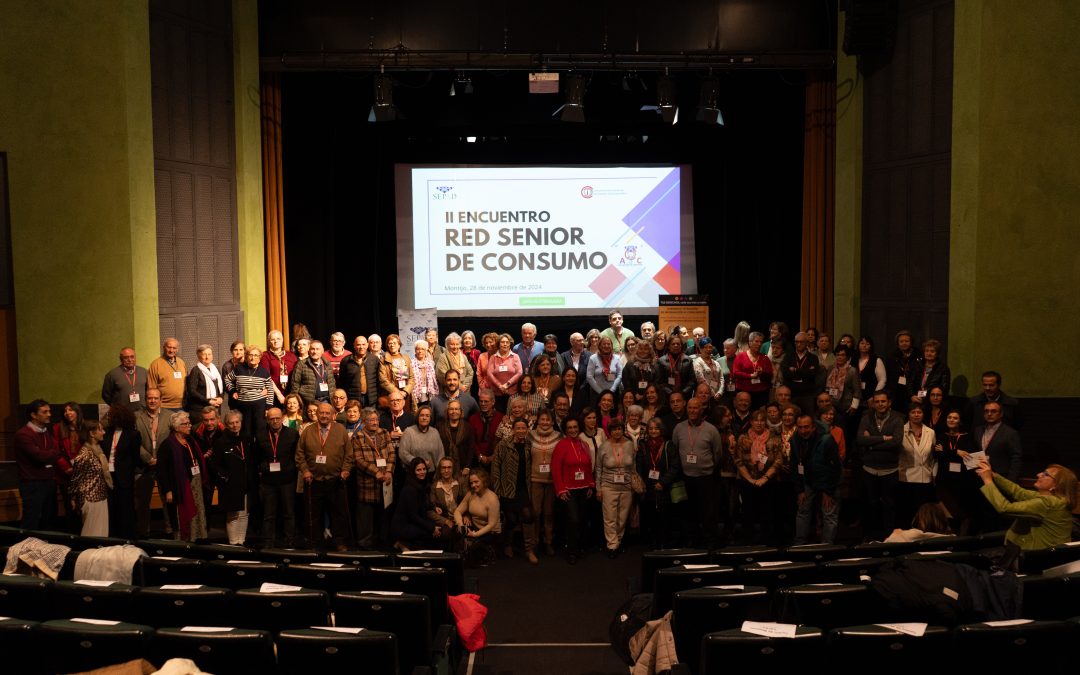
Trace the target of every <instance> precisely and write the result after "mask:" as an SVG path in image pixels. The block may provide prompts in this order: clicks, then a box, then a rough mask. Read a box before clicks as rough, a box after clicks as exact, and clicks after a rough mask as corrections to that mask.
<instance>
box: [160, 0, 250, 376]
mask: <svg viewBox="0 0 1080 675" xmlns="http://www.w3.org/2000/svg"><path fill="white" fill-rule="evenodd" d="M228 7H229V3H217V2H207V1H206V0H152V1H151V3H150V22H151V32H150V35H151V50H150V51H151V77H152V96H153V106H154V111H153V116H154V163H155V182H156V187H157V199H158V204H157V232H158V271H159V273H158V292H159V305H160V322H159V323H160V328H161V331H162V337H163V338H164V337H167V336H174V337H176V338H177V339H178V340H180V342H181V355H182V356H183V357H184V358H185V360H187V361H188V362H189V363H193V362H194V359H195V352H194V350H195V346H196V345H198V344H200V343H208V344H210V345H212V346H213V347H214V351H215V353H216V356H217V360H219V361H220V360H221V359H223V358H226V354H227V352H228V347H229V344H230V343H231V342H232V341H233V340H236V339H243V324H242V322H241V321H240V317H241V316H242V315H241V310H240V287H239V283H238V274H237V268H238V264H239V262H238V252H237V241H238V235H237V222H236V180H235V166H234V165H235V132H234V124H233V91H232V72H233V68H232V20H231V13H230V12H229V10H228Z"/></svg>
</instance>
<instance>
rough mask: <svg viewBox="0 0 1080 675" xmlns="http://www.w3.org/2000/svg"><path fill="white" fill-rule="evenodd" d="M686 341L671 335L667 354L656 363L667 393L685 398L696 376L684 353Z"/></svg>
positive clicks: (694, 385) (690, 391) (690, 396)
mask: <svg viewBox="0 0 1080 675" xmlns="http://www.w3.org/2000/svg"><path fill="white" fill-rule="evenodd" d="M685 347H686V342H685V341H684V340H683V338H682V337H680V336H678V335H675V336H672V338H671V339H670V340H668V343H667V354H665V355H664V356H662V357H660V359H659V361H658V363H659V368H660V374H659V376H658V378H659V382H660V384H661V385H662V386H665V387H667V390H668V393H669V394H673V393H675V392H681V393H682V395H683V396H684V397H685V398H686V400H688V401H689V400H690V399H691V398H693V396H694V389H695V388H696V387H697V377H696V376H695V375H694V362H693V361H691V360H690V358H689V357H687V356H686V354H685ZM766 360H767V359H766Z"/></svg>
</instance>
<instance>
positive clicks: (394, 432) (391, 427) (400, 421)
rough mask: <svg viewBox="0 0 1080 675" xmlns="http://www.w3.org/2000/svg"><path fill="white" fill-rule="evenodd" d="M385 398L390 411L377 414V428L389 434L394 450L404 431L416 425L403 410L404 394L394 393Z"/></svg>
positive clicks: (410, 414) (413, 418) (414, 420)
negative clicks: (387, 400)
mask: <svg viewBox="0 0 1080 675" xmlns="http://www.w3.org/2000/svg"><path fill="white" fill-rule="evenodd" d="M387 398H388V399H389V405H390V410H383V411H382V412H380V413H379V428H381V429H386V432H387V433H389V434H390V440H391V441H392V442H393V443H394V449H395V450H396V449H397V447H398V444H399V443H400V442H401V435H402V434H404V433H405V430H406V429H408V428H409V427H411V426H412V425H414V424H416V417H415V416H414V415H413V414H412V413H411V412H409V411H407V410H405V394H403V393H402V392H400V391H395V392H394V393H392V394H390V396H388V397H387Z"/></svg>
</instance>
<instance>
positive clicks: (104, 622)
mask: <svg viewBox="0 0 1080 675" xmlns="http://www.w3.org/2000/svg"><path fill="white" fill-rule="evenodd" d="M72 621H74V622H76V623H92V624H94V625H95V626H119V625H120V622H119V621H110V620H108V619H72Z"/></svg>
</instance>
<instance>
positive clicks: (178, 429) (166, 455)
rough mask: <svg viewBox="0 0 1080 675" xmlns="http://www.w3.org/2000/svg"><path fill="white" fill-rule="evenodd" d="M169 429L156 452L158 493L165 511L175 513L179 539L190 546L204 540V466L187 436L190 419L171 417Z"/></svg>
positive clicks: (192, 438)
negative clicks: (171, 510)
mask: <svg viewBox="0 0 1080 675" xmlns="http://www.w3.org/2000/svg"><path fill="white" fill-rule="evenodd" d="M169 428H170V429H172V433H171V434H169V437H168V438H167V439H166V440H165V443H164V444H162V446H161V448H159V449H158V461H157V482H158V489H159V490H160V492H161V494H162V495H164V501H165V505H166V508H168V509H173V510H175V512H174V514H173V515H174V517H175V520H174V521H173V522H175V523H178V524H179V526H180V538H181V539H182V540H184V541H191V542H194V541H196V540H199V539H206V507H205V502H204V501H203V476H205V475H206V462H205V461H204V460H203V453H202V450H201V449H200V448H199V444H198V443H197V442H196V441H195V437H194V436H192V435H191V418H190V417H189V416H188V414H187V413H186V412H178V413H175V414H174V415H173V416H172V418H171V419H170V420H169Z"/></svg>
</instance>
